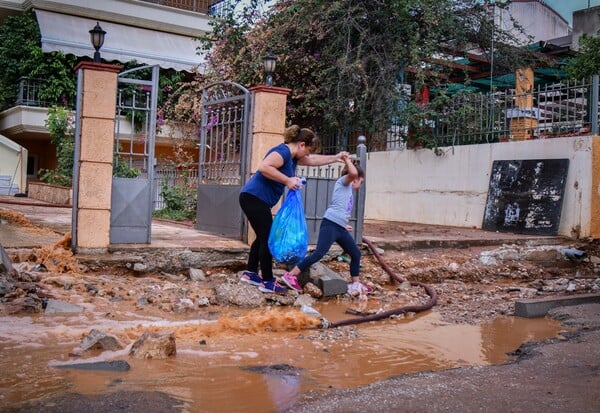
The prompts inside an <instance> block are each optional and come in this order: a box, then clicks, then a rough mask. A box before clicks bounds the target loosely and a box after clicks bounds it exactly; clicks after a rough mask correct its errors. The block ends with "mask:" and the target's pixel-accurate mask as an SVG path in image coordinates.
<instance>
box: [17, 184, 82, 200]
mask: <svg viewBox="0 0 600 413" xmlns="http://www.w3.org/2000/svg"><path fill="white" fill-rule="evenodd" d="M27 188H28V192H27V195H28V196H29V198H31V199H37V200H39V201H44V202H49V203H51V204H61V205H72V204H73V189H71V188H66V187H64V186H57V185H50V184H45V183H42V182H30V183H29V184H28V185H27Z"/></svg>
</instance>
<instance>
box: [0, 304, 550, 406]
mask: <svg viewBox="0 0 600 413" xmlns="http://www.w3.org/2000/svg"><path fill="white" fill-rule="evenodd" d="M346 308H347V303H339V302H336V301H330V302H328V303H322V304H318V305H316V306H315V309H317V310H318V311H319V312H321V313H322V315H323V316H324V317H326V318H327V319H328V320H330V321H338V320H341V319H347V318H349V317H351V316H349V315H348V314H345V313H344V312H345V310H346ZM90 310H91V311H87V310H86V311H85V312H84V313H80V314H77V315H68V316H67V315H44V314H41V315H32V316H13V317H10V316H9V317H4V318H3V321H2V324H1V326H0V352H1V354H2V358H1V360H0V368H1V369H2V372H3V374H2V377H1V378H0V405H2V406H10V405H14V404H16V403H19V402H21V401H25V400H34V399H43V398H47V397H51V396H55V395H59V394H63V393H66V392H77V393H81V394H101V393H107V392H114V391H139V390H143V391H159V392H164V393H167V394H169V395H171V396H173V397H175V398H177V399H179V400H181V402H182V406H183V410H184V411H194V412H217V411H218V412H239V411H252V412H277V411H284V410H285V409H286V408H287V407H289V406H291V405H292V404H293V403H294V402H295V401H296V400H297V399H298V397H299V396H300V395H301V394H302V393H304V392H307V391H309V390H316V391H319V390H321V389H322V390H325V389H331V388H338V389H341V388H352V387H356V386H360V385H365V384H369V383H373V382H375V381H380V380H383V379H386V378H389V377H390V376H394V375H399V374H403V373H411V372H418V371H426V370H441V369H448V368H454V367H463V366H472V365H489V364H499V363H502V362H505V361H507V360H509V359H510V356H508V355H507V354H506V353H507V352H511V351H514V350H516V349H517V348H518V347H519V346H520V345H521V344H522V343H524V342H528V341H538V340H543V339H545V338H549V337H554V336H556V334H557V333H558V331H559V330H561V327H560V325H559V323H558V322H557V321H554V320H552V319H548V318H540V319H522V318H515V317H501V318H497V319H495V320H494V321H493V322H491V323H487V324H482V325H479V326H475V325H466V324H460V325H458V324H449V323H446V322H442V321H441V319H440V316H439V314H438V313H437V312H436V311H435V309H434V310H433V311H427V312H424V313H420V314H417V315H416V316H414V317H407V318H404V319H387V320H383V321H376V322H370V323H364V324H359V325H353V326H348V327H341V328H339V329H330V330H322V329H318V328H316V327H315V326H316V325H317V324H318V320H317V319H315V318H313V317H309V316H307V315H305V314H303V313H301V312H299V311H298V310H291V309H279V308H276V309H270V310H264V311H257V310H253V311H250V310H242V309H235V310H234V311H232V312H230V313H228V314H225V313H222V312H219V313H216V312H211V311H203V312H198V314H197V315H195V316H194V317H193V318H191V317H190V314H188V315H187V316H186V318H183V317H180V318H178V319H173V318H174V317H173V316H171V319H169V320H166V319H164V318H162V317H158V316H156V315H150V314H147V315H144V314H143V313H140V312H135V313H133V312H126V311H124V312H119V311H118V310H117V307H116V306H115V309H114V310H113V311H106V310H107V309H105V308H92V309H90ZM98 310H100V311H98ZM92 328H96V329H99V330H102V331H106V332H109V333H110V334H113V335H115V336H116V337H118V338H119V340H120V341H121V342H122V343H123V344H124V345H126V348H125V349H123V350H119V351H115V352H110V351H105V352H103V353H101V354H100V353H97V354H94V356H93V357H89V356H87V355H86V357H85V358H78V357H73V356H70V354H72V352H73V350H74V349H75V348H76V347H78V346H79V344H80V343H81V339H82V338H83V337H84V336H85V335H87V334H88V333H89V331H90V330H91V329H92ZM342 329H343V334H342V331H336V330H342ZM143 331H172V332H175V335H176V339H177V355H176V357H173V358H169V359H166V360H147V359H146V360H140V359H136V358H133V357H130V356H129V355H128V354H129V347H130V344H131V342H133V341H134V340H135V339H136V338H137V337H139V336H140V335H141V334H142V332H143ZM109 360H126V361H127V362H128V363H129V364H130V366H131V369H130V370H128V371H125V372H118V371H117V372H112V371H87V370H79V369H73V368H65V367H66V366H65V365H68V364H74V363H82V362H93V361H109Z"/></svg>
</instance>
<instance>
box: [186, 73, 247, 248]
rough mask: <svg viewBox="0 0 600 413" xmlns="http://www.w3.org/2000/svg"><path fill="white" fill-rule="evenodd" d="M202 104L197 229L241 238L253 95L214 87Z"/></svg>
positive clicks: (237, 87)
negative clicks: (240, 203) (242, 193)
mask: <svg viewBox="0 0 600 413" xmlns="http://www.w3.org/2000/svg"><path fill="white" fill-rule="evenodd" d="M201 104H202V123H201V125H200V147H199V150H200V153H199V165H198V207H197V211H196V228H197V229H199V230H203V231H208V232H213V233H217V234H220V235H224V236H227V237H232V238H238V239H241V238H243V226H244V220H243V219H242V217H243V215H242V210H241V208H240V206H239V201H238V197H239V193H240V189H241V187H242V185H243V184H244V183H245V182H243V180H244V177H245V176H246V164H247V145H248V141H249V139H248V117H249V116H248V114H249V111H250V92H249V91H248V90H247V89H246V88H244V87H243V86H241V85H238V84H237V83H232V82H217V83H212V84H210V85H208V86H206V87H205V88H204V89H203V90H202V97H201Z"/></svg>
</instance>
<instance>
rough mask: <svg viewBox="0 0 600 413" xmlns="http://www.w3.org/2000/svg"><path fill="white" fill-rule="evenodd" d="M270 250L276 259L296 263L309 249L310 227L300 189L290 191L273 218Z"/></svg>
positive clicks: (285, 262)
mask: <svg viewBox="0 0 600 413" xmlns="http://www.w3.org/2000/svg"><path fill="white" fill-rule="evenodd" d="M269 250H270V251H271V255H273V258H274V259H275V261H277V262H279V263H282V264H289V265H292V264H295V263H296V262H298V261H300V260H301V259H303V258H304V256H305V255H306V252H307V251H308V227H307V226H306V219H305V217H304V205H303V204H302V193H301V192H300V190H295V191H288V194H287V196H286V198H285V200H284V201H283V205H282V206H281V208H280V209H279V211H278V212H277V214H276V215H275V218H274V219H273V226H272V227H271V232H270V233H269Z"/></svg>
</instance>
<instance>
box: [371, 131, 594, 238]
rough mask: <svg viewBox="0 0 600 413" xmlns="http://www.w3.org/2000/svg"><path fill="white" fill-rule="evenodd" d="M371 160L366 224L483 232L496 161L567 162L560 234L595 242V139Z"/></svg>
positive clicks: (447, 150) (409, 153)
mask: <svg viewBox="0 0 600 413" xmlns="http://www.w3.org/2000/svg"><path fill="white" fill-rule="evenodd" d="M442 149H443V151H444V152H445V154H444V155H443V156H436V155H435V154H434V153H433V151H431V150H429V149H417V150H404V151H388V152H371V153H368V154H367V181H366V188H367V196H366V205H365V218H366V219H375V220H384V221H399V222H417V223H424V224H435V225H450V226H459V227H477V228H481V226H482V224H483V215H484V210H485V204H486V200H487V192H488V186H489V179H490V171H491V169H492V163H493V161H495V160H519V159H522V160H524V159H560V158H567V159H569V160H570V162H569V172H568V176H567V182H566V186H565V193H564V195H563V208H562V214H561V222H560V227H559V234H560V235H565V236H575V234H574V233H573V230H576V229H577V226H579V228H580V233H579V236H581V237H586V236H589V232H590V220H591V216H590V214H591V212H590V211H591V193H592V138H591V137H589V136H588V137H564V138H554V139H546V140H530V141H519V142H502V143H494V144H488V145H485V144H482V145H465V146H456V147H448V148H442Z"/></svg>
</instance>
